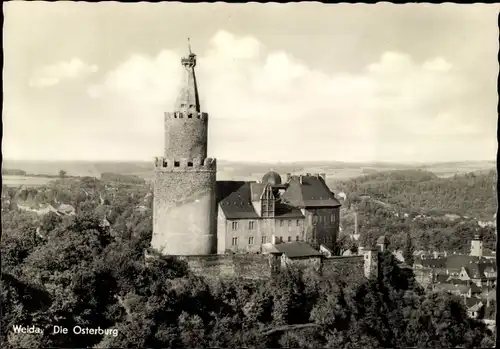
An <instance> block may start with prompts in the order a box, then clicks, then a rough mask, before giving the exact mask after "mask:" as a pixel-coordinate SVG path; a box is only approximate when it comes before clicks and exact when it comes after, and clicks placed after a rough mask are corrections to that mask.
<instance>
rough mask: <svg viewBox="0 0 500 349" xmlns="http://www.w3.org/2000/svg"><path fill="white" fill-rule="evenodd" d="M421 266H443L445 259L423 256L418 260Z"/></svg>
mask: <svg viewBox="0 0 500 349" xmlns="http://www.w3.org/2000/svg"><path fill="white" fill-rule="evenodd" d="M420 263H421V265H422V266H423V267H428V268H444V267H445V265H446V260H445V259H443V258H425V259H422V260H421V261H420Z"/></svg>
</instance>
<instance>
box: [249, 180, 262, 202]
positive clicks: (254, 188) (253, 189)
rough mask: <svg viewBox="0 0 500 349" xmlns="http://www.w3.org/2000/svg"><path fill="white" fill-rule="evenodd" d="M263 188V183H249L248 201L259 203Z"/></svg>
mask: <svg viewBox="0 0 500 349" xmlns="http://www.w3.org/2000/svg"><path fill="white" fill-rule="evenodd" d="M265 187H266V184H264V183H250V195H251V196H250V200H251V201H259V200H260V197H261V196H262V192H263V191H264V188H265Z"/></svg>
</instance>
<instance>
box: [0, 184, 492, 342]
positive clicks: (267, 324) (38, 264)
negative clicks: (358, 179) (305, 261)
mask: <svg viewBox="0 0 500 349" xmlns="http://www.w3.org/2000/svg"><path fill="white" fill-rule="evenodd" d="M9 197H10V198H12V200H14V201H15V202H16V201H22V202H24V203H26V202H27V201H29V200H32V201H34V202H37V203H43V202H44V200H45V202H51V201H52V200H58V201H62V198H64V201H62V202H64V203H66V204H70V205H74V206H75V208H76V215H74V216H59V215H57V214H54V213H50V214H47V215H37V214H36V213H33V212H26V211H23V210H20V209H18V208H17V207H16V206H15V205H14V206H13V207H8V208H6V211H3V212H2V244H1V252H2V257H3V258H2V262H3V263H2V285H1V297H2V299H1V306H2V309H1V310H2V315H3V318H2V328H1V343H0V346H1V347H2V348H19V347H22V348H41V347H96V348H103V347H120V348H144V347H166V348H199V347H254V348H268V347H299V348H316V347H334V348H358V347H368V348H379V347H408V346H418V347H424V348H430V347H456V346H464V347H481V346H484V345H491V344H492V343H493V339H492V334H491V333H490V332H489V331H488V330H487V329H486V328H485V326H484V325H483V324H482V323H480V322H478V321H475V320H472V319H469V318H468V317H467V316H466V314H465V311H464V309H463V307H462V305H461V303H459V302H456V301H455V300H453V299H452V298H450V297H449V296H447V295H441V294H429V293H426V292H424V291H423V290H421V289H420V288H419V287H418V286H417V285H416V284H415V282H414V280H413V275H412V272H411V270H409V269H406V268H404V267H402V266H401V265H400V264H399V263H398V262H397V261H396V260H395V259H394V257H393V256H392V255H391V254H385V255H383V256H382V258H381V266H380V278H379V279H378V280H372V281H367V282H366V283H364V284H362V285H359V286H354V285H351V284H349V283H348V279H345V280H344V279H337V280H324V279H321V278H320V277H319V276H317V275H309V274H307V275H306V274H302V273H301V272H300V270H289V271H287V272H283V273H282V274H280V275H278V276H276V277H275V278H273V279H272V280H245V279H236V278H235V279H227V280H225V279H221V280H212V279H205V278H202V277H197V276H194V275H192V274H191V273H190V271H189V270H188V268H187V266H186V265H185V264H184V263H183V262H181V261H179V260H177V259H175V258H173V257H172V258H155V259H147V260H146V259H145V256H144V249H145V248H146V247H148V246H149V241H150V238H151V205H152V196H151V193H150V188H149V187H148V186H147V185H137V184H134V183H123V182H115V181H103V180H97V179H93V178H90V177H89V178H81V179H72V178H61V179H59V180H56V181H55V182H54V183H52V184H50V185H49V186H47V187H43V188H36V189H33V188H32V189H21V190H19V191H14V192H10V193H9ZM381 214H383V213H381ZM392 217H394V216H392ZM104 218H106V220H107V221H108V222H109V223H110V226H107V225H106V224H103V220H104ZM405 236H406V233H405V234H403V235H402V237H405ZM350 247H351V246H350V245H349V242H348V241H346V245H345V248H346V249H348V248H350ZM13 325H35V326H37V327H40V328H42V329H43V330H44V332H43V334H36V333H35V334H29V335H28V334H19V333H18V334H16V333H13V331H12V327H13ZM55 325H58V326H63V327H66V328H68V329H69V333H68V334H66V335H61V334H53V333H52V328H53V326H55ZM74 326H80V327H87V328H94V329H97V328H100V329H102V330H110V331H111V330H116V331H117V332H116V334H117V335H116V336H114V335H113V333H112V332H110V334H108V335H90V334H88V335H84V334H79V335H78V334H74V333H73V331H72V328H73V327H74Z"/></svg>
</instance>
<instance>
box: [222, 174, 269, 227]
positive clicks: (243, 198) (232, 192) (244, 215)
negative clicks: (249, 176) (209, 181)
mask: <svg viewBox="0 0 500 349" xmlns="http://www.w3.org/2000/svg"><path fill="white" fill-rule="evenodd" d="M250 185H251V182H243V181H218V182H217V184H216V193H217V204H218V205H220V207H221V209H222V211H223V212H224V215H225V216H226V218H228V219H256V218H259V215H258V214H257V212H255V210H254V208H253V205H252V203H251V200H250Z"/></svg>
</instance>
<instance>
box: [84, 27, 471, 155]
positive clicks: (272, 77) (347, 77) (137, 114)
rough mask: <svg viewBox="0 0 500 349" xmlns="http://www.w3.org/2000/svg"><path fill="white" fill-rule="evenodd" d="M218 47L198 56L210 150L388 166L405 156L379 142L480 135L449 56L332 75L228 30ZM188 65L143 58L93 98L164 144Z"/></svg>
mask: <svg viewBox="0 0 500 349" xmlns="http://www.w3.org/2000/svg"><path fill="white" fill-rule="evenodd" d="M210 43H211V46H210V47H209V49H208V50H207V51H206V52H204V53H203V52H200V53H199V56H198V67H197V77H198V82H199V88H200V94H201V101H202V108H203V109H204V110H205V111H208V112H209V113H210V115H211V120H212V121H211V124H210V132H211V134H212V139H211V152H213V153H215V154H214V155H216V156H218V157H222V158H238V156H239V155H240V154H242V153H246V154H249V156H253V157H255V159H264V160H265V159H274V160H276V159H281V160H294V159H297V158H298V159H308V158H309V159H312V158H315V157H317V158H325V157H327V158H331V157H332V156H326V155H327V154H325V152H324V149H331V150H330V151H331V152H337V153H338V155H336V156H334V158H336V159H338V160H348V159H349V158H352V157H353V156H354V155H355V154H354V153H356V154H357V158H361V157H366V156H367V157H369V158H370V157H371V158H372V159H374V158H381V159H382V158H383V159H385V160H387V159H388V158H394V157H397V156H398V155H397V154H398V149H393V148H395V147H392V148H391V147H390V146H387V145H384V146H383V147H382V146H381V145H380V144H381V143H382V142H385V143H387V144H390V143H391V139H392V138H394V137H396V138H398V137H399V139H400V138H401V137H406V139H407V140H408V142H411V141H412V137H425V136H432V137H436V136H439V135H442V136H448V135H450V134H451V133H454V134H455V135H460V134H467V133H471V132H472V131H474V129H473V128H472V123H471V122H470V121H468V118H464V117H463V115H460V111H459V110H460V108H457V103H458V104H460V103H461V97H462V96H463V94H464V91H465V88H466V86H467V85H466V84H465V83H464V81H462V78H461V77H460V76H459V75H457V73H456V72H455V71H454V70H453V69H452V68H453V67H452V65H451V63H449V62H447V61H446V59H445V58H443V57H437V58H430V59H429V60H428V61H426V62H424V63H422V64H418V63H416V62H415V61H414V60H413V59H412V57H411V56H409V55H407V54H405V53H400V52H385V53H383V54H382V55H381V57H380V59H379V60H378V61H377V62H373V63H372V64H370V65H368V66H367V67H366V69H365V71H363V72H361V73H358V74H337V75H329V74H327V73H325V72H323V71H320V70H316V69H314V68H313V67H310V66H308V65H306V64H305V63H303V62H301V61H300V60H298V59H297V58H295V57H293V56H291V55H290V54H288V53H286V52H280V51H269V50H267V48H266V47H264V46H263V45H262V44H261V43H259V41H258V40H256V39H255V38H252V37H242V38H239V37H236V36H234V35H232V34H230V33H228V32H225V31H220V32H218V33H217V34H216V35H215V36H214V38H213V39H212V40H211V42H210ZM195 53H196V52H195ZM179 60H180V56H179V55H178V54H177V53H175V52H173V51H167V50H165V51H162V52H161V53H160V54H159V55H158V56H156V57H146V56H143V55H134V56H132V57H130V59H129V60H127V61H126V62H124V63H123V64H121V65H120V66H118V67H117V68H116V69H115V70H113V71H111V72H110V73H109V74H107V76H106V78H105V80H104V81H103V82H102V83H101V84H99V85H95V86H92V87H90V88H89V94H90V95H91V96H93V97H102V98H103V99H106V100H108V101H112V103H114V105H115V108H118V110H123V111H124V112H123V113H115V116H114V119H113V120H110V121H109V122H110V124H111V123H115V122H117V121H119V122H120V125H121V128H123V129H128V130H131V131H135V132H142V134H143V135H149V136H151V137H153V136H154V137H158V138H159V140H158V142H157V144H156V145H155V147H158V146H160V145H161V138H162V137H163V135H161V131H159V130H161V122H162V121H161V118H159V117H158V116H159V115H161V113H162V111H165V110H169V109H170V108H171V107H172V105H173V102H174V100H175V98H176V93H177V87H178V84H179V81H180V75H181V72H182V71H181V65H180V61H179ZM332 64H334V63H332ZM452 106H453V107H452ZM457 110H458V111H457ZM115 111H116V110H115ZM124 113H125V114H128V115H129V116H128V117H124V116H123V115H124ZM118 119H120V120H118ZM139 124H140V125H139ZM452 124H453V127H451V125H452ZM302 140H307V141H306V142H304V143H302V142H301V141H302ZM236 143H237V145H236ZM299 144H300V146H298V145H299ZM382 148H384V149H386V150H383V151H384V152H385V153H383V154H382V153H380V152H381V151H382V150H381V149H382ZM283 149H289V150H290V152H289V153H287V154H284V151H283ZM321 149H323V151H321ZM339 149H346V151H342V152H340V151H339ZM403 150H404V149H402V147H401V152H400V156H403V157H404V156H406V153H405V151H403ZM377 152H378V153H377Z"/></svg>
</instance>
